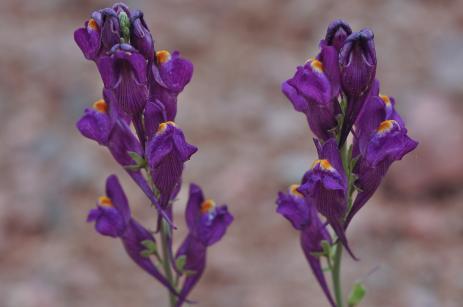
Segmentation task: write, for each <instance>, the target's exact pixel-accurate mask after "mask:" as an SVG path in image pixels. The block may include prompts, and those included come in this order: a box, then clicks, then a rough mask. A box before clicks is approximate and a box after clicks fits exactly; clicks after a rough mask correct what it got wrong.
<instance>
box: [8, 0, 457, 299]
mask: <svg viewBox="0 0 463 307" xmlns="http://www.w3.org/2000/svg"><path fill="white" fill-rule="evenodd" d="M127 2H128V4H130V6H131V7H132V8H140V9H142V10H143V11H144V12H145V20H146V21H147V23H148V25H149V27H150V29H151V31H152V33H153V35H154V37H155V39H156V47H157V48H158V49H168V50H173V49H178V50H180V51H181V52H182V54H183V55H184V56H185V57H187V58H189V59H191V61H192V62H193V63H194V65H195V74H194V77H193V80H192V82H191V84H190V85H189V86H188V87H187V89H186V90H185V91H184V93H183V94H182V95H181V96H180V98H179V114H178V119H177V123H178V125H179V126H180V127H181V128H183V129H184V131H185V133H186V135H187V139H188V140H189V142H190V143H192V144H195V145H197V146H198V147H199V148H200V150H199V152H198V153H197V154H196V155H194V156H193V159H192V160H191V161H190V162H188V164H187V168H186V172H185V183H188V182H191V181H194V182H197V183H200V184H201V185H202V187H203V188H204V190H205V192H206V194H207V195H208V196H210V197H212V198H214V199H216V200H217V201H218V202H219V203H227V204H229V207H230V210H231V211H232V212H233V214H234V215H235V218H236V220H235V223H234V224H233V225H232V227H231V228H230V229H229V232H228V234H227V236H225V238H224V239H223V241H221V242H220V243H218V244H217V245H215V246H213V247H212V248H211V249H210V251H209V254H208V261H209V264H208V268H207V270H206V274H205V276H204V278H203V280H202V282H200V283H199V285H198V286H197V288H196V289H195V291H194V292H193V295H192V298H193V299H195V300H199V301H200V303H199V304H198V306H207V307H215V306H221V307H236V306H242V307H261V306H262V307H280V306H288V307H292V306H294V307H298V306H316V307H318V306H321V307H323V306H328V304H327V303H326V301H325V298H324V296H323V294H322V292H321V290H320V288H319V286H318V284H317V283H316V281H315V279H314V277H313V276H312V274H311V271H310V269H309V267H308V265H307V264H306V261H305V259H304V257H303V255H302V252H301V250H300V248H299V242H298V233H297V232H296V231H295V230H293V229H292V227H291V225H290V224H289V223H288V222H287V221H286V220H284V219H283V218H282V217H280V216H279V215H277V214H276V213H275V204H274V201H275V197H276V193H277V192H278V191H279V190H283V189H285V188H286V187H287V186H288V185H289V184H291V183H294V182H297V181H298V180H300V178H301V176H302V174H303V173H304V171H305V170H306V169H307V168H308V166H309V165H310V164H311V162H312V161H313V159H314V158H315V153H314V146H313V144H312V142H311V137H312V135H311V133H310V131H309V129H308V127H307V123H306V120H305V117H304V116H303V115H302V114H301V113H297V112H295V111H294V110H293V108H292V106H291V104H290V103H289V101H287V99H286V98H285V97H284V96H283V95H282V94H281V92H280V84H281V82H282V81H284V80H286V79H287V78H289V77H291V76H292V75H293V73H294V71H295V68H296V66H297V65H300V64H302V63H304V61H305V60H306V59H307V58H308V57H309V56H314V55H316V53H317V50H318V42H319V40H320V39H321V38H322V37H323V36H324V34H325V29H326V26H327V25H328V24H329V22H330V21H331V20H333V19H335V18H343V19H345V20H346V21H348V22H349V23H350V24H351V26H352V27H353V28H354V29H355V30H359V29H360V28H363V27H367V26H368V27H371V28H372V29H373V30H374V32H375V38H376V47H377V53H378V61H379V66H378V70H377V72H378V78H379V79H380V80H381V84H382V92H383V93H385V94H388V95H391V96H394V97H395V98H396V100H397V103H398V104H397V106H398V109H399V111H400V112H401V114H402V116H403V117H404V119H405V120H406V122H407V125H408V129H409V131H410V135H411V136H412V137H413V138H414V139H416V140H418V141H419V142H420V145H419V147H418V149H417V150H416V151H415V152H413V153H412V154H410V155H408V156H407V157H406V158H405V159H404V160H403V161H400V162H398V163H396V164H394V165H393V167H392V168H391V170H390V172H389V174H388V175H387V177H386V179H385V180H384V183H383V185H382V188H381V189H380V190H379V191H378V193H377V194H376V195H375V197H374V198H373V199H372V200H371V201H370V202H369V203H368V205H367V206H366V207H365V208H364V209H363V210H362V211H361V212H360V213H359V214H358V216H357V217H356V219H355V220H354V222H353V224H352V227H351V228H350V229H349V232H348V236H349V238H350V240H351V245H352V247H353V249H354V250H355V251H356V253H357V255H358V256H359V257H360V258H361V261H360V262H354V261H352V260H350V259H349V258H347V257H346V258H345V262H344V266H343V274H342V278H343V281H344V284H345V289H346V292H347V290H348V286H349V285H351V284H352V283H353V282H354V281H356V280H363V281H364V282H365V283H366V287H367V296H366V299H365V301H364V303H363V304H362V306H394V307H415V306H416V307H434V306H445V307H458V306H462V303H461V302H462V301H463V222H462V218H463V159H462V154H463V120H462V116H463V104H462V99H463V86H462V79H463V2H462V1H450V0H449V1H418V0H415V1H413V0H410V1H400V0H394V1H379V0H373V1H367V0H358V1H349V2H347V1H332V0H311V1H303V0H292V1H283V0H280V1H278V0H252V1H250V0H237V1H226V0H223V1H213V0H150V1H141V0H140V1H127ZM111 4H112V2H111V1H91V0H86V1H71V0H43V1H32V0H30V1H26V0H2V1H1V3H0V41H1V48H0V101H1V104H0V174H1V175H0V306H1V307H11V306H14V307H60V306H69V307H81V306H82V307H83V306H98V307H106V306H108V307H109V306H111V307H125V306H140V307H145V306H146V307H148V306H167V301H166V295H165V291H164V289H162V288H161V287H160V286H159V285H158V284H157V283H156V282H154V281H153V280H152V279H151V278H150V276H148V275H147V274H145V273H144V272H142V271H141V270H139V269H138V268H137V267H136V265H135V264H133V263H132V262H131V261H130V260H129V258H128V257H127V255H126V254H125V252H124V250H123V249H122V248H121V244H120V242H119V241H117V240H112V239H109V238H104V237H102V236H99V235H98V234H96V233H95V232H94V230H93V227H92V225H90V224H87V223H85V218H86V214H87V211H88V210H89V209H90V208H92V207H93V206H94V204H95V200H96V198H97V197H98V196H99V195H102V193H103V192H104V180H105V178H106V176H107V175H109V174H111V173H116V174H118V175H120V178H121V180H122V181H123V183H124V187H125V190H126V192H127V194H128V197H129V200H130V202H131V205H132V207H133V208H134V211H135V216H136V217H138V218H139V219H141V220H142V221H143V222H145V223H146V225H149V226H150V227H154V224H155V223H154V216H155V212H154V211H153V210H152V209H150V208H149V207H148V204H147V201H146V199H145V198H144V197H143V195H142V193H141V192H140V191H139V190H138V189H137V188H136V186H135V185H134V184H133V183H132V182H130V180H129V179H128V178H127V175H126V174H125V173H124V172H123V170H122V169H121V168H120V167H119V166H117V165H116V163H115V162H113V161H112V158H111V157H110V154H109V153H108V152H107V151H106V150H105V149H104V148H102V147H100V146H98V145H96V144H95V143H94V142H91V141H89V140H87V139H85V138H83V137H82V136H81V135H80V134H79V133H78V132H77V130H76V129H75V121H76V120H77V119H78V118H79V117H80V115H81V114H82V112H83V109H84V108H85V107H87V106H89V105H90V104H91V103H92V102H93V101H95V100H97V99H99V98H100V95H101V87H102V83H101V81H100V79H99V74H98V72H97V70H96V67H95V66H94V64H93V63H92V62H89V61H86V60H85V59H84V57H83V55H82V54H81V52H80V50H79V48H78V47H77V46H76V45H75V43H74V41H73V31H74V30H75V29H76V28H78V27H81V26H82V25H83V23H84V21H85V20H86V19H87V18H88V17H89V15H90V13H91V12H92V11H93V10H95V9H99V8H103V7H106V6H110V5H111ZM186 190H187V189H186V186H185V189H184V190H183V192H182V193H181V195H180V201H179V202H178V203H177V204H176V207H175V212H176V216H175V218H176V220H177V223H178V224H179V226H180V230H179V231H178V232H177V233H176V242H177V244H178V243H180V241H181V240H182V237H183V235H184V231H185V226H184V222H183V221H184V217H183V210H184V206H185V198H186ZM372 272H373V273H372Z"/></svg>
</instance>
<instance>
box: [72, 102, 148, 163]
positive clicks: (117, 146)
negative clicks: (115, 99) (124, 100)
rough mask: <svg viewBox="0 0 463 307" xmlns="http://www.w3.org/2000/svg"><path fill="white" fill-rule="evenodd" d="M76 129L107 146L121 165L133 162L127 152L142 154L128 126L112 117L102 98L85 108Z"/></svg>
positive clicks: (139, 145) (138, 143)
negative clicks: (90, 106) (91, 106)
mask: <svg viewBox="0 0 463 307" xmlns="http://www.w3.org/2000/svg"><path fill="white" fill-rule="evenodd" d="M77 129H78V130H79V131H80V132H81V133H82V135H84V136H85V137H87V138H89V139H92V140H94V141H97V142H98V143H99V144H101V145H103V146H106V147H108V149H109V151H110V152H111V154H112V155H113V157H114V159H115V160H116V161H117V162H118V163H119V164H120V165H122V166H130V165H133V164H134V161H133V159H132V157H131V156H130V155H129V152H136V153H137V154H139V155H140V156H143V149H142V147H141V144H140V142H139V141H138V139H137V138H136V137H135V135H134V134H133V133H132V131H131V130H130V127H129V126H128V125H127V124H126V123H125V122H124V121H122V120H115V119H113V118H112V117H111V116H110V112H109V110H108V104H107V103H106V102H105V101H104V100H102V99H101V100H98V101H97V102H95V103H94V104H93V108H91V109H89V108H87V109H85V113H84V115H83V116H82V118H81V119H80V120H79V121H78V122H77Z"/></svg>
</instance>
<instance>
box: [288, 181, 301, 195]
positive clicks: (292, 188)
mask: <svg viewBox="0 0 463 307" xmlns="http://www.w3.org/2000/svg"><path fill="white" fill-rule="evenodd" d="M299 186H300V185H298V184H292V185H290V186H289V194H291V195H292V196H297V197H303V196H304V195H302V193H301V192H299V191H298V190H297V189H298V188H299Z"/></svg>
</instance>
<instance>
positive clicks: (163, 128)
mask: <svg viewBox="0 0 463 307" xmlns="http://www.w3.org/2000/svg"><path fill="white" fill-rule="evenodd" d="M167 126H172V127H175V123H174V122H173V121H167V122H163V123H160V124H159V128H158V131H157V132H156V133H157V134H161V133H164V131H166V129H167Z"/></svg>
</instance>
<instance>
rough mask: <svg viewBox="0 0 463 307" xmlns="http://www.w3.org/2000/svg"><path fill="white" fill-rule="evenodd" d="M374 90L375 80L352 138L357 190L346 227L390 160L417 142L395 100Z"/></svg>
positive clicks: (374, 186)
mask: <svg viewBox="0 0 463 307" xmlns="http://www.w3.org/2000/svg"><path fill="white" fill-rule="evenodd" d="M378 91H379V83H378V82H376V85H375V94H376V95H375V96H371V97H370V98H369V101H368V102H367V105H366V106H365V109H364V111H363V112H362V114H361V117H360V118H359V124H358V127H357V134H356V137H355V138H354V147H355V148H356V150H355V153H354V154H355V155H357V156H358V157H359V160H358V162H357V166H356V168H355V170H354V173H355V174H356V176H357V178H358V179H357V181H356V182H355V185H356V187H357V188H358V189H359V193H358V195H357V197H356V198H355V201H354V203H353V206H352V209H351V211H350V212H349V215H348V216H347V218H346V227H347V225H348V224H349V223H350V221H351V220H352V217H353V216H354V215H355V214H356V213H357V212H358V211H359V210H360V209H361V208H362V207H363V205H365V203H366V202H367V201H368V200H369V199H370V198H371V196H372V195H373V194H374V192H375V191H376V189H377V188H378V186H379V184H380V183H381V180H382V178H383V177H384V175H385V174H386V172H387V170H388V169H389V167H390V166H391V164H392V163H393V162H394V161H397V160H401V159H402V158H403V157H404V156H405V155H406V154H407V153H409V152H410V151H412V150H414V149H415V148H416V147H417V146H418V143H417V142H416V141H414V140H413V139H411V138H410V137H409V136H408V135H407V129H406V128H405V124H404V121H403V120H402V118H401V117H400V116H399V114H398V113H397V112H396V110H395V108H394V105H395V100H394V99H393V98H392V97H389V96H386V95H380V94H377V93H378Z"/></svg>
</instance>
